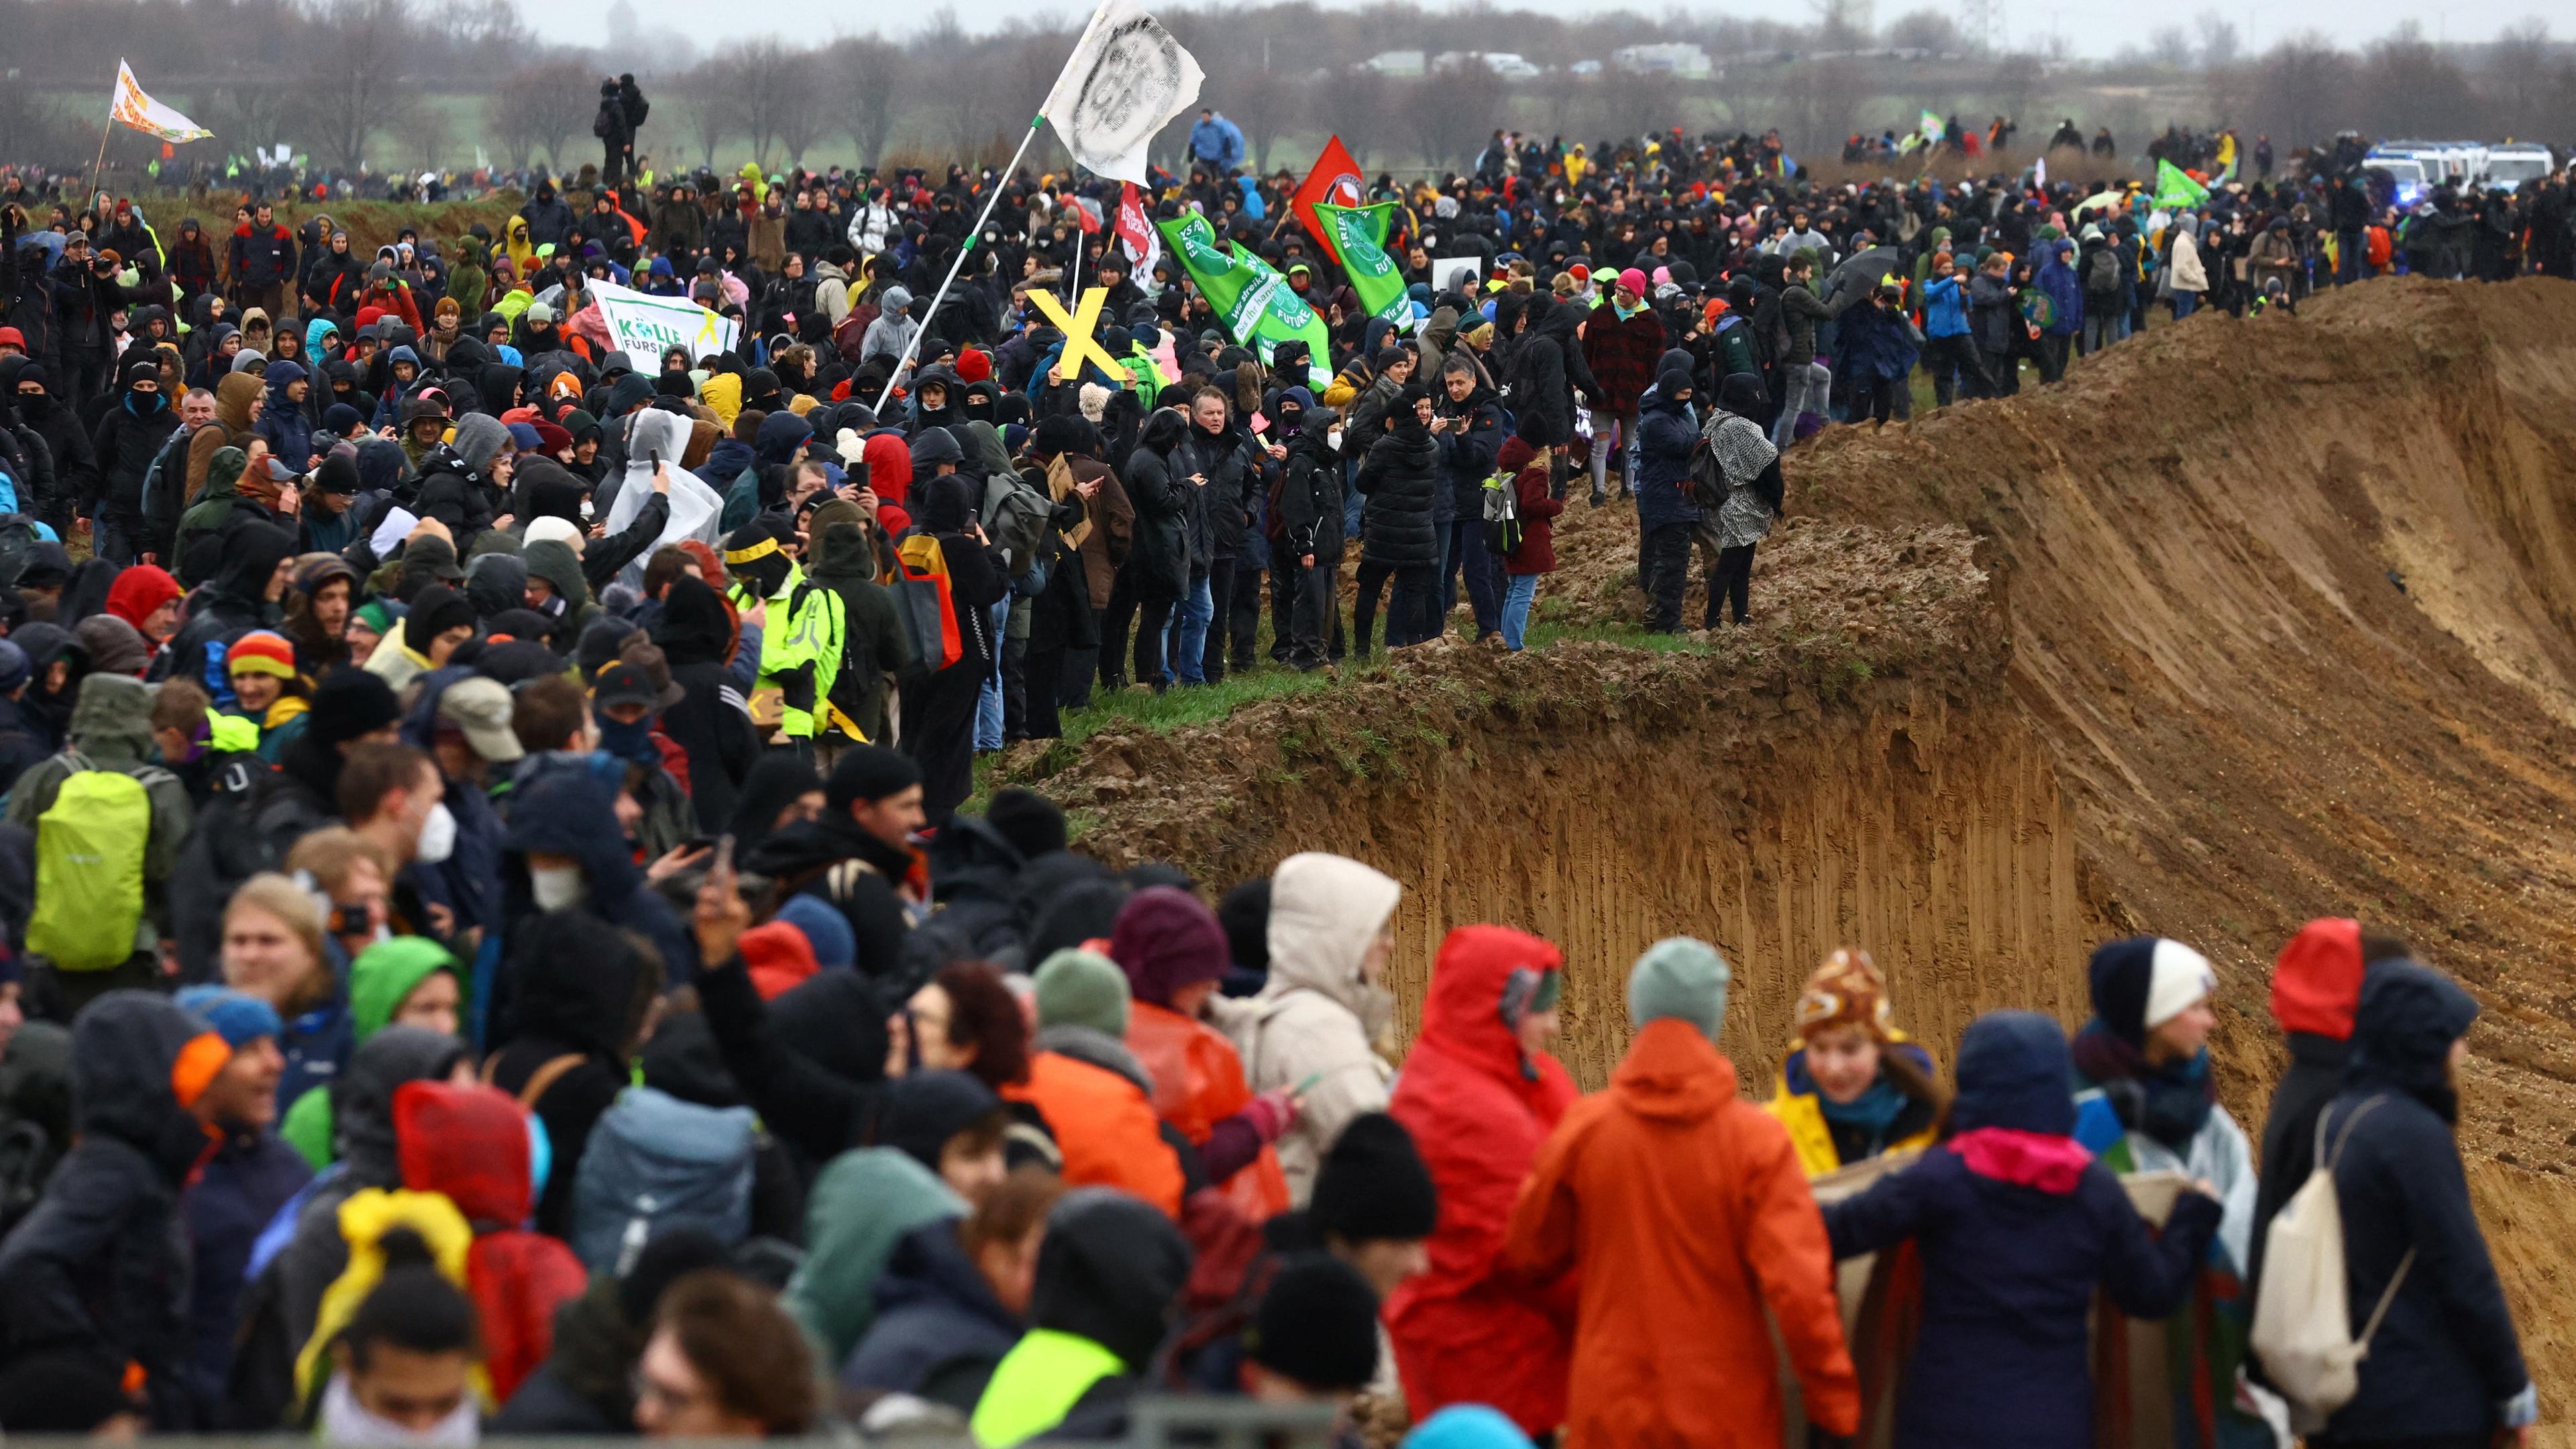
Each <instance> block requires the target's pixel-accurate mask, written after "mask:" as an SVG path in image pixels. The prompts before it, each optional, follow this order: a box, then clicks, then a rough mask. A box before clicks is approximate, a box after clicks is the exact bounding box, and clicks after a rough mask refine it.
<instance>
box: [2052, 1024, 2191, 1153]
mask: <svg viewBox="0 0 2576 1449" xmlns="http://www.w3.org/2000/svg"><path fill="white" fill-rule="evenodd" d="M2074 1047H2075V1069H2076V1070H2077V1071H2079V1072H2082V1073H2083V1074H2084V1075H2085V1076H2086V1077H2088V1078H2090V1079H2091V1080H2092V1081H2093V1082H2094V1083H2096V1084H2097V1085H2099V1086H2100V1087H2101V1088H2102V1095H2103V1096H2104V1097H2106V1098H2107V1099H2109V1101H2110V1103H2111V1106H2112V1107H2113V1109H2114V1110H2116V1111H2117V1112H2118V1113H2119V1116H2120V1125H2121V1126H2123V1127H2126V1128H2128V1129H2129V1130H2131V1131H2133V1132H2144V1133H2146V1134H2147V1135H2148V1136H2149V1137H2152V1138H2154V1139H2155V1140H2156V1141H2158V1142H2161V1143H2163V1144H2164V1145H2165V1146H2167V1147H2169V1148H2171V1149H2172V1150H2173V1151H2174V1152H2176V1153H2177V1154H2181V1153H2187V1152H2189V1151H2190V1150H2191V1139H2192V1138H2194V1137H2196V1136H2198V1135H2199V1134H2200V1129H2201V1128H2202V1127H2203V1126H2205V1125H2207V1123H2208V1121H2209V1109H2210V1108H2211V1107H2212V1106H2214V1105H2216V1104H2217V1101H2218V1084H2217V1082H2216V1081H2214V1080H2213V1079H2212V1078H2211V1077H2210V1074H2209V1049H2208V1048H2206V1047H2203V1048H2202V1049H2201V1050H2200V1052H2199V1054H2198V1055H2196V1056H2194V1057H2192V1058H2191V1060H2189V1061H2183V1062H2170V1063H2167V1064H2166V1065H2164V1066H2161V1067H2151V1066H2149V1065H2147V1058H2146V1053H2145V1052H2143V1051H2141V1050H2139V1049H2138V1048H2137V1047H2135V1046H2132V1045H2130V1044H2129V1043H2128V1042H2126V1041H2124V1040H2122V1039H2121V1038H2119V1037H2118V1036H2115V1035H2113V1034H2112V1031H2111V1029H2110V1028H2109V1027H2107V1026H2104V1025H2103V1024H2102V1023H2101V1022H2100V1021H2099V1020H2098V1019H2097V1020H2094V1021H2090V1022H2087V1023H2085V1025H2084V1029H2083V1030H2082V1031H2080V1032H2077V1033H2076V1035H2075V1042H2074Z"/></svg>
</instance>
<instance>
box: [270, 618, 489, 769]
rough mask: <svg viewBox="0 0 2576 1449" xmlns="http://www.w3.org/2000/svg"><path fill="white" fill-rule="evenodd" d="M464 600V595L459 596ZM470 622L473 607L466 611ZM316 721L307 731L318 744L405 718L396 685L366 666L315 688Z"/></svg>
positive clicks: (341, 673)
mask: <svg viewBox="0 0 2576 1449" xmlns="http://www.w3.org/2000/svg"><path fill="white" fill-rule="evenodd" d="M457 602H458V603H459V604H462V603H463V602H464V599H463V598H461V597H458V598H457ZM466 617H467V619H468V621H469V622H470V621H471V619H472V618H473V615H472V613H471V611H469V612H468V613H467V615H466ZM312 713H313V722H312V723H311V724H309V725H307V726H305V734H306V735H307V736H309V737H310V738H311V739H312V741H313V742H314V743H315V744H317V745H342V744H347V743H348V742H349V741H351V740H354V739H356V738H357V737H358V736H360V735H364V734H373V733H374V732H375V731H377V730H380V729H383V728H384V727H385V726H387V725H389V724H392V723H394V722H395V721H396V720H399V719H401V718H402V702H401V701H400V700H397V699H395V698H394V687H393V686H392V685H390V684H387V683H385V682H384V680H382V679H380V678H378V677H377V676H375V675H373V674H369V673H368V672H366V671H365V670H363V669H341V670H335V671H333V672H332V673H331V675H330V676H329V677H328V678H326V679H324V680H323V681H322V684H321V687H320V688H318V689H316V690H314V691H313V711H312Z"/></svg>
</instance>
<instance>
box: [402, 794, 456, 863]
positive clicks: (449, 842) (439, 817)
mask: <svg viewBox="0 0 2576 1449" xmlns="http://www.w3.org/2000/svg"><path fill="white" fill-rule="evenodd" d="M455 850H456V817H455V816H454V815H452V814H450V813H448V809H447V802H446V801H444V800H441V801H439V802H438V803H437V804H435V805H432V806H430V807H429V818H428V819H427V820H424V821H422V822H420V838H419V840H418V842H417V843H416V844H415V845H414V847H413V857H414V858H415V859H417V860H420V861H423V862H425V863H427V864H430V865H436V864H438V863H439V862H440V861H442V860H445V859H447V857H448V856H449V855H451V854H453V853H454V852H455Z"/></svg>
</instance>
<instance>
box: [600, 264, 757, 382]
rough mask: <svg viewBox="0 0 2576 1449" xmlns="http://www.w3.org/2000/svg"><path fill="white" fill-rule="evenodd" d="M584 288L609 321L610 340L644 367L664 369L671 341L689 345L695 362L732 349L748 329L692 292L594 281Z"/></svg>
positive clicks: (602, 315) (688, 348)
mask: <svg viewBox="0 0 2576 1449" xmlns="http://www.w3.org/2000/svg"><path fill="white" fill-rule="evenodd" d="M582 290H583V291H585V292H587V293H589V294H590V300H591V301H592V302H593V303H595V304H597V306H598V308H599V320H601V321H602V322H605V323H607V324H608V340H609V344H610V345H611V346H613V347H615V348H617V349H618V350H619V351H621V352H623V353H625V354H626V360H627V361H628V362H630V363H632V364H634V366H635V367H636V368H637V369H639V370H651V371H656V372H658V371H660V370H661V366H662V349H663V348H666V347H681V348H686V349H687V350H688V354H689V358H690V360H691V361H693V362H694V361H696V360H698V359H700V358H704V357H712V356H714V355H715V354H716V353H719V352H724V351H728V350H730V349H731V348H732V347H733V345H734V339H735V336H736V335H737V334H738V333H740V332H741V330H742V324H741V323H739V322H736V321H734V320H733V319H732V318H729V317H719V316H717V315H716V314H715V313H713V312H710V311H708V310H707V309H706V308H704V307H701V306H699V305H698V304H697V303H695V302H692V301H690V300H689V299H688V298H686V297H653V296H647V295H646V294H644V293H642V292H638V291H634V290H632V289H630V288H626V287H621V286H618V285H617V284H616V283H614V282H589V283H585V284H584V285H583V287H582Z"/></svg>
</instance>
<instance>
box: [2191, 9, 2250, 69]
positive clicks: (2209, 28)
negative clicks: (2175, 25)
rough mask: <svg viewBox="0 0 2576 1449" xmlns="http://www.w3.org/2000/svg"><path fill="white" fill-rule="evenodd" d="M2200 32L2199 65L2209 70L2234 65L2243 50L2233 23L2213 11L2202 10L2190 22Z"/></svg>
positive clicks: (2241, 41)
mask: <svg viewBox="0 0 2576 1449" xmlns="http://www.w3.org/2000/svg"><path fill="white" fill-rule="evenodd" d="M2192 25H2193V28H2195V29H2197V30H2198V31H2199V32H2200V63H2201V65H2202V66H2203V67H2204V68H2206V69H2209V70H2217V69H2218V68H2220V67H2221V66H2230V65H2234V64H2235V63H2236V60H2237V56H2238V54H2239V53H2240V52H2241V51H2242V50H2243V49H2244V44H2243V40H2242V38H2241V37H2240V36H2239V35H2238V34H2237V31H2236V25H2235V22H2233V21H2231V20H2229V19H2228V18H2227V17H2226V16H2224V15H2221V14H2219V13H2218V12H2217V11H2215V10H2203V11H2202V12H2200V16H2199V18H2198V19H2196V20H2194V21H2193V22H2192Z"/></svg>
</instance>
